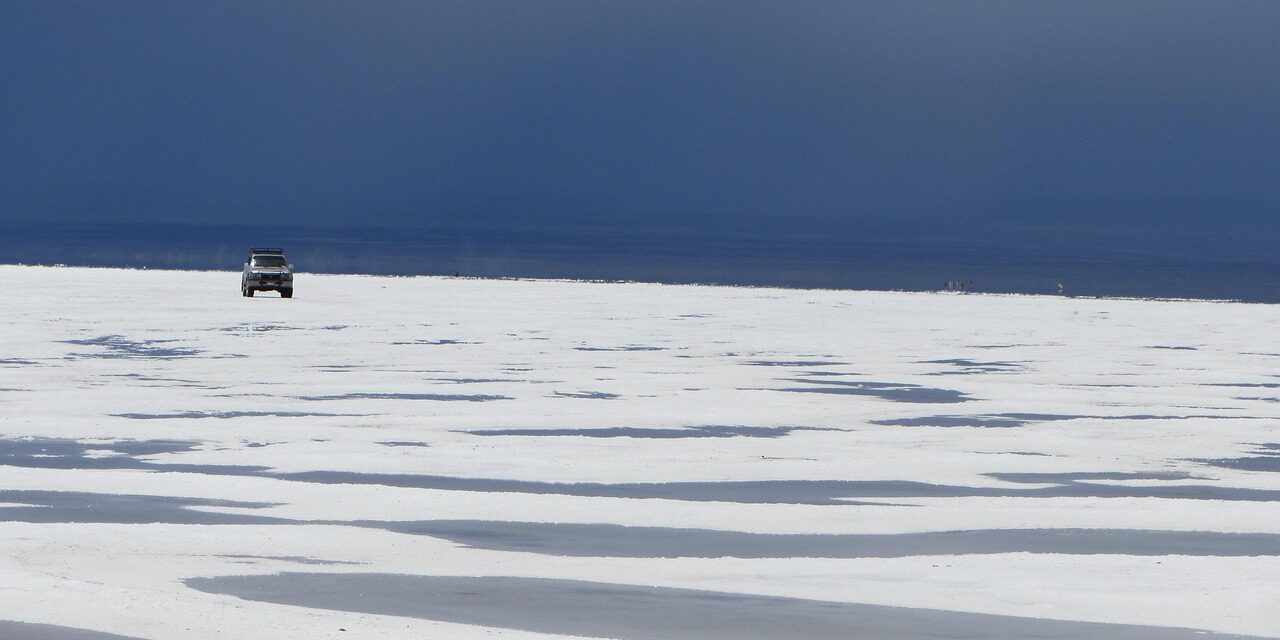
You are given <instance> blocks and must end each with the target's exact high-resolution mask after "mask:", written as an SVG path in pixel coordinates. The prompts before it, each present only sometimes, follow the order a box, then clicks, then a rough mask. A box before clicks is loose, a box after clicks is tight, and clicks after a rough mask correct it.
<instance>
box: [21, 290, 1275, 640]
mask: <svg viewBox="0 0 1280 640" xmlns="http://www.w3.org/2000/svg"><path fill="white" fill-rule="evenodd" d="M238 284H239V283H238V274H236V273H215V272H160V271H128V270H110V269H78V268H35V267H16V266H9V267H0V292H2V293H3V296H4V304H3V307H0V319H2V320H3V323H4V325H3V326H4V330H3V332H2V333H0V621H11V622H19V623H42V624H54V625H61V626H65V627H70V628H76V629H86V630H96V631H101V632H109V633H115V634H121V635H126V636H131V637H137V638H149V639H156V640H159V639H166V638H207V637H211V636H212V635H213V633H214V632H216V634H217V636H218V637H222V638H245V639H248V638H267V637H273V638H284V637H298V638H304V637H305V638H328V637H334V638H337V637H347V638H351V637H367V638H411V637H412V638H419V637H447V638H480V637H485V638H489V637H501V638H524V637H552V636H551V635H543V634H539V633H537V632H536V631H537V630H538V629H540V628H541V627H537V626H532V627H520V626H519V625H510V624H507V625H496V626H492V627H490V626H483V625H474V624H466V623H461V622H457V621H453V622H450V621H441V620H438V619H427V618H422V617H411V616H401V615H386V614H375V613H359V612H346V611H335V610H331V609H326V608H318V607H308V606H296V605H285V604H272V603H270V602H265V601H255V600H246V599H241V598H237V597H234V596H232V595H226V594H219V593H215V592H211V591H208V590H202V589H197V588H194V587H193V586H192V585H191V584H188V583H186V582H184V581H186V580H189V579H194V578H206V577H217V576H244V575H266V574H276V573H281V572H294V573H308V572H314V573H328V574H332V573H344V572H349V573H361V574H410V575H417V576H508V577H530V578H551V579H563V580H574V581H586V582H595V583H608V584H611V585H644V586H661V587H672V588H682V589H697V590H704V591H716V592H727V593H734V594H757V595H768V596H783V597H788V598H802V599H808V600H821V601H831V602H847V603H865V604H874V605H889V606H893V607H911V608H920V609H931V610H940V611H950V612H973V613H985V614H999V615H1007V616H1020V617H1029V618H1045V619H1055V620H1072V621H1090V622H1103V623H1124V624H1133V625H1144V626H1155V627H1188V628H1195V629H1204V630H1209V631H1214V632H1221V633H1234V634H1248V635H1259V636H1272V637H1280V582H1277V579H1276V576H1277V575H1280V544H1277V543H1276V542H1275V541H1276V540H1280V537H1276V538H1272V537H1271V536H1280V472H1277V471H1280V460H1274V459H1273V456H1274V455H1275V454H1277V453H1280V452H1278V451H1277V450H1276V448H1275V447H1270V448H1269V447H1268V445H1269V444H1274V443H1277V442H1280V433H1278V432H1277V427H1276V425H1277V418H1280V397H1278V396H1280V388H1277V387H1280V366H1278V365H1280V344H1278V343H1277V338H1280V334H1278V333H1277V331H1276V326H1277V322H1280V308H1277V307H1274V306H1264V305H1246V304H1232V303H1214V302H1195V301H1136V300H1092V299H1069V298H1054V297H1028V296H995V295H949V294H927V293H876V292H851V291H789V290H778V289H750V288H718V287H700V286H660V285H648V284H599V283H579V282H541V281H537V282H531V281H492V280H469V279H450V278H384V277H362V276H337V275H308V274H302V275H299V276H298V281H297V296H296V297H295V298H294V299H292V300H282V299H279V298H277V297H276V296H275V294H260V295H259V296H258V297H256V298H252V299H249V298H243V297H241V296H240V295H239V291H238ZM787 428H792V429H787ZM485 430H502V431H500V433H498V434H487V435H486V434H484V433H480V432H482V431H485ZM595 430H601V431H595ZM1272 462H1275V463H1277V464H1272ZM1268 469H1270V470H1268ZM307 472H336V473H330V474H327V475H326V474H308V473H307ZM501 481H510V482H501ZM794 481H838V482H826V483H813V482H807V483H806V482H794ZM623 485H627V486H623ZM204 500H211V501H214V502H202V501H204ZM442 521H466V522H465V523H464V524H463V525H456V524H455V525H453V526H454V527H455V528H458V527H461V528H462V529H466V528H467V527H470V532H469V533H467V532H463V533H454V534H440V535H432V534H431V530H432V527H436V528H439V527H440V526H442V525H440V524H439V523H440V522H442ZM484 521H490V522H494V523H506V524H507V525H508V526H507V528H505V529H502V530H501V531H503V532H505V533H504V534H503V536H499V535H493V536H487V537H486V535H485V531H486V529H485V526H484V524H483V522H484ZM409 522H419V523H421V522H426V523H427V524H424V525H422V526H424V527H425V529H424V530H423V531H418V532H415V531H410V530H407V529H406V527H409V525H406V524H404V523H409ZM431 523H435V524H431ZM511 523H520V524H518V525H513V524H511ZM548 523H574V524H581V525H619V527H617V528H607V527H606V528H592V527H584V528H580V529H573V530H572V531H570V530H565V529H555V528H546V527H539V526H538V525H539V524H548ZM495 526H496V525H495ZM655 528H661V529H664V530H666V531H657V532H656V533H655ZM672 529H674V530H676V531H670V530H672ZM495 530H496V529H495ZM685 530H696V531H685ZM1081 530H1096V531H1097V532H1101V533H1103V534H1105V535H1103V536H1102V538H1103V539H1102V541H1101V542H1097V541H1096V540H1095V542H1092V543H1089V544H1085V543H1081V542H1079V541H1080V540H1084V539H1089V540H1093V539H1092V538H1088V536H1086V535H1085V534H1086V533H1087V532H1082V531H1081ZM963 531H973V532H978V533H977V534H976V542H975V536H968V537H965V536H963V535H962V534H960V535H953V536H945V535H939V536H934V537H926V538H919V537H915V538H912V537H911V536H909V535H907V534H918V533H930V532H963ZM1011 531H1012V533H1014V534H1016V533H1017V532H1018V531H1029V532H1030V535H1029V536H1024V537H1018V536H1016V535H1014V536H1012V537H1010V533H1011ZM719 532H728V533H733V534H832V536H837V537H831V538H820V537H816V536H794V537H790V538H779V537H777V536H754V537H752V536H737V537H734V536H718V533H719ZM1196 532H1198V533H1196ZM666 534H670V535H666ZM868 534H879V537H876V538H875V540H876V541H878V542H876V544H877V545H879V546H875V547H874V549H871V548H870V547H867V546H866V544H867V543H866V541H867V540H871V539H872V538H871V537H870V536H869V535H868ZM1177 534H1187V535H1185V536H1180V535H1177ZM1225 534H1234V535H1225ZM655 535H656V537H655ZM504 536H505V537H504ZM539 536H541V537H539ZM664 536H665V537H664ZM894 536H901V537H894ZM1082 536H1084V537H1082ZM694 539H698V540H704V541H706V543H705V544H702V545H701V546H699V547H698V548H697V549H696V550H692V549H690V550H688V551H687V552H686V551H685V550H684V547H682V544H683V542H682V541H690V540H694ZM655 540H656V541H655ZM743 540H746V542H743ZM920 540H924V542H920ZM1010 540H1012V542H1011V541H1010ZM1026 540H1031V541H1032V542H1031V543H1030V545H1031V546H1027V544H1028V543H1026ZM735 541H736V542H735ZM1019 541H1022V542H1019ZM846 542H847V544H846ZM988 543H989V547H987V548H984V547H983V545H984V544H988ZM1077 544H1081V545H1084V546H1079V547H1076V546H1073V545H1077ZM602 545H603V546H602ZM609 545H621V547H622V548H625V549H627V551H626V552H624V553H622V552H617V551H616V547H609ZM761 545H763V547H765V548H767V550H766V551H760V550H759V548H757V547H760V546H761ZM912 545H915V546H912ZM975 545H976V546H975ZM1152 545H1154V546H1152ZM1161 545H1166V546H1161ZM1169 545H1172V546H1169ZM604 547H609V548H611V549H615V551H612V552H610V551H600V550H599V549H601V548H604ZM833 549H835V550H836V551H832V550H833ZM867 549H871V550H867ZM352 597H353V598H356V597H358V596H357V595H356V594H353V596H352ZM494 606H495V607H501V604H495V605H494ZM339 629H343V630H344V631H339ZM0 633H3V631H2V628H0Z"/></svg>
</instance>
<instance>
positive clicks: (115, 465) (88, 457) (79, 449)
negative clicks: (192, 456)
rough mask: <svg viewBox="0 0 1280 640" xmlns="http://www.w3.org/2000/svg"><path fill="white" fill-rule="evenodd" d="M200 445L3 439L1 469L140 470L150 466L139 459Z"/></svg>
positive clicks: (192, 448) (0, 448)
mask: <svg viewBox="0 0 1280 640" xmlns="http://www.w3.org/2000/svg"><path fill="white" fill-rule="evenodd" d="M199 444H200V443H198V442H191V441H187V440H115V441H111V442H105V443H99V442H87V441H78V440H70V439H62V438H15V439H3V440H0V465H7V466H16V467H29V468H30V467H34V468H39V469H136V468H139V467H138V465H145V464H148V463H146V462H145V461H142V460H138V459H137V458H136V457H135V456H151V455H157V454H162V453H180V452H186V451H194V450H195V448H196V447H197V446H199ZM103 454H106V455H103Z"/></svg>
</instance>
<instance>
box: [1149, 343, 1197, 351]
mask: <svg viewBox="0 0 1280 640" xmlns="http://www.w3.org/2000/svg"><path fill="white" fill-rule="evenodd" d="M1147 348H1148V349H1168V350H1170V351H1198V350H1199V349H1200V347H1191V346H1187V345H1177V344H1151V345H1147Z"/></svg>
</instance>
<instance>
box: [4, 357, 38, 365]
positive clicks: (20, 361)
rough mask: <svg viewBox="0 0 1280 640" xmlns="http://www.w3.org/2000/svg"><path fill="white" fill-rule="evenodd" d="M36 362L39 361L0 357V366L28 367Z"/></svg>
mask: <svg viewBox="0 0 1280 640" xmlns="http://www.w3.org/2000/svg"><path fill="white" fill-rule="evenodd" d="M37 364H40V363H38V362H36V361H35V360H27V359H26V358H0V367H29V366H32V365H37Z"/></svg>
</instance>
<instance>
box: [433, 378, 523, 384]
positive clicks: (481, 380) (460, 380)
mask: <svg viewBox="0 0 1280 640" xmlns="http://www.w3.org/2000/svg"><path fill="white" fill-rule="evenodd" d="M427 380H429V381H431V382H452V383H453V384H483V383H486V382H524V380H521V379H519V378H427Z"/></svg>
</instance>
